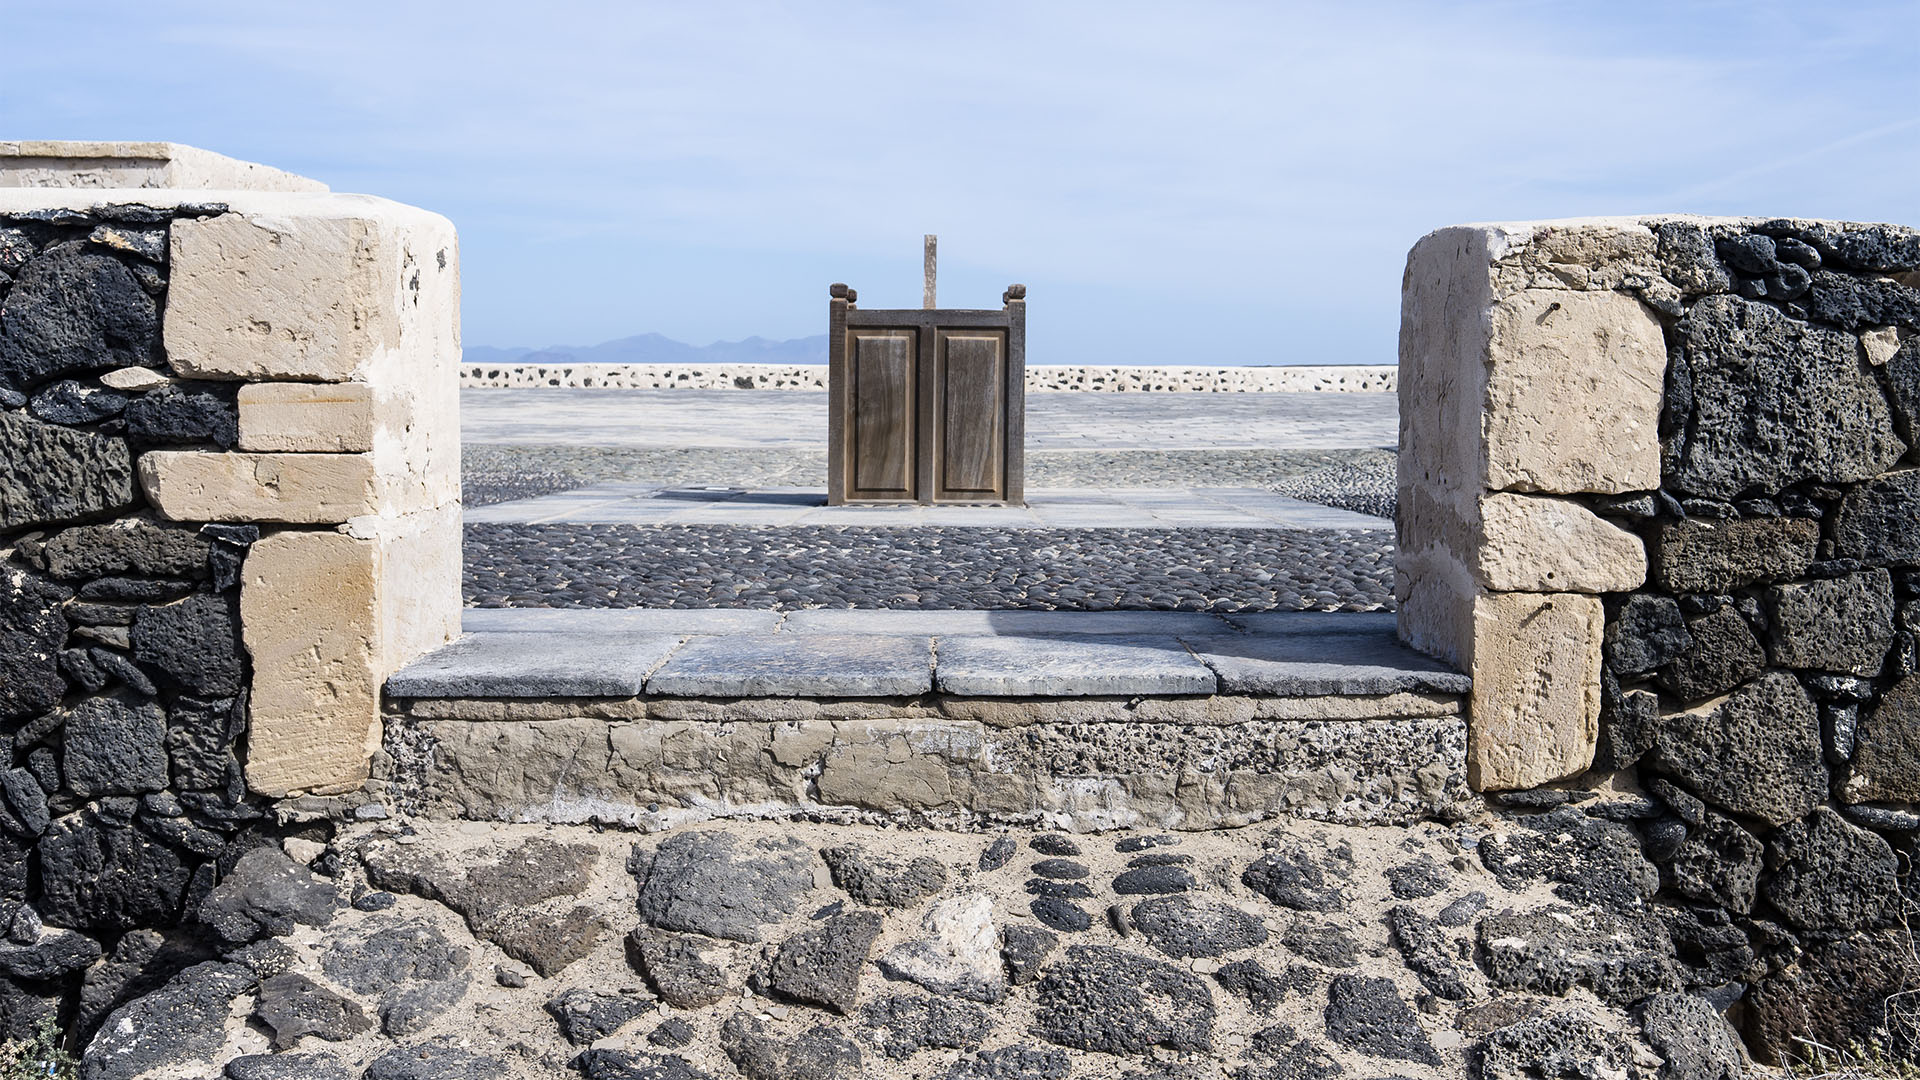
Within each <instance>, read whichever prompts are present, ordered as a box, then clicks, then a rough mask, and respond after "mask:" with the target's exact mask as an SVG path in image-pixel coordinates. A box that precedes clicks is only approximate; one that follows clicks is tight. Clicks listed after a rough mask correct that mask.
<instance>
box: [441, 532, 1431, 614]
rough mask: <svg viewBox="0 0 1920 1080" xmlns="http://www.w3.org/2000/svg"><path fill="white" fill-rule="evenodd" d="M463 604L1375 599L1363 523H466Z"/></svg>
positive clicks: (1379, 568) (1307, 605)
mask: <svg viewBox="0 0 1920 1080" xmlns="http://www.w3.org/2000/svg"><path fill="white" fill-rule="evenodd" d="M466 592H467V603H468V604H469V605H473V606H477V607H681V608H685V607H740V608H754V607H757V608H776V609H782V610H787V609H795V608H808V607H848V608H922V609H935V608H989V609H991V608H1032V609H1041V610H1085V611H1109V610H1116V609H1118V610H1127V609H1139V610H1165V611H1270V610H1280V611H1376V610H1383V609H1386V608H1388V607H1390V606H1391V604H1392V597H1393V543H1392V535H1391V534H1390V533H1387V532H1383V531H1361V530H1281V529H1014V530H1009V529H983V528H965V527H963V528H943V527H922V528H910V529H902V528H868V527H828V526H800V527H789V528H780V529H766V528H754V527H748V526H737V525H664V526H661V525H655V526H636V525H487V524H475V525H469V526H468V527H467V531H466Z"/></svg>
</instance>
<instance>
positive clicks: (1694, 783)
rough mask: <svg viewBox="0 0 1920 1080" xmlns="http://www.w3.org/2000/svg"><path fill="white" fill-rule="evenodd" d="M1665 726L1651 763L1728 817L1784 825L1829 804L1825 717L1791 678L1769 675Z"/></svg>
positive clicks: (1668, 719)
mask: <svg viewBox="0 0 1920 1080" xmlns="http://www.w3.org/2000/svg"><path fill="white" fill-rule="evenodd" d="M1660 722H1661V729H1660V738H1659V740H1658V743H1657V745H1656V746H1655V747H1654V749H1653V752H1652V754H1651V755H1649V758H1648V760H1649V762H1650V763H1651V764H1652V765H1653V766H1654V768H1656V769H1657V770H1659V771H1660V772H1663V773H1665V774H1667V775H1669V776H1672V777H1674V778H1675V779H1677V780H1679V781H1680V782H1681V783H1682V784H1684V785H1685V786H1686V787H1687V788H1688V789H1689V790H1690V791H1692V792H1693V793H1694V794H1696V795H1698V796H1699V797H1701V798H1702V799H1705V800H1706V801H1707V802H1710V803H1712V804H1714V805H1715V806H1718V807H1720V808H1721V809H1723V810H1728V811H1731V812H1733V813H1736V814H1746V815H1749V816H1752V817H1757V818H1760V819H1761V820H1763V821H1765V822H1767V823H1768V824H1770V825H1784V824H1786V823H1787V822H1789V821H1793V820H1796V819H1798V818H1800V817H1803V816H1805V815H1806V814H1807V813H1808V812H1809V811H1811V810H1812V809H1813V808H1814V807H1816V806H1818V805H1820V804H1821V803H1823V802H1825V801H1826V799H1827V769H1826V765H1825V762H1824V760H1823V759H1824V749H1823V747H1822V745H1821V739H1820V716H1819V713H1818V711H1817V710H1816V709H1815V708H1814V704H1813V699H1812V698H1811V697H1810V696H1808V694H1807V691H1806V688H1805V687H1803V686H1801V685H1800V680H1798V679H1796V678H1794V677H1793V676H1792V675H1789V674H1787V673H1785V672H1779V671H1776V672H1772V673H1770V674H1768V675H1764V676H1762V677H1761V678H1759V679H1756V680H1755V681H1753V682H1750V683H1748V684H1747V685H1745V686H1743V687H1741V688H1740V689H1739V690H1737V691H1735V692H1734V693H1733V694H1731V695H1729V696H1728V697H1726V698H1724V699H1721V700H1720V701H1718V702H1716V703H1714V704H1712V705H1708V706H1702V707H1700V708H1698V709H1689V710H1685V711H1682V712H1676V713H1669V714H1667V715H1665V716H1663V717H1661V721H1660Z"/></svg>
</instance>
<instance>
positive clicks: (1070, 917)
mask: <svg viewBox="0 0 1920 1080" xmlns="http://www.w3.org/2000/svg"><path fill="white" fill-rule="evenodd" d="M1027 907H1028V908H1029V909H1030V910H1032V912H1033V917H1034V918H1036V919H1039V920H1040V921H1041V922H1042V923H1044V924H1046V925H1047V926H1051V927H1053V928H1054V929H1055V930H1059V931H1062V932H1064V933H1068V934H1073V933H1078V932H1079V931H1081V930H1085V929H1086V928H1087V927H1089V926H1092V925H1093V917H1092V916H1091V915H1088V914H1087V913H1086V912H1085V911H1082V910H1081V909H1080V908H1079V907H1078V906H1077V905H1074V904H1072V903H1069V902H1067V901H1065V900H1058V899H1055V898H1053V897H1051V896H1042V897H1040V898H1039V899H1037V900H1035V901H1033V902H1032V903H1030V904H1028V905H1027Z"/></svg>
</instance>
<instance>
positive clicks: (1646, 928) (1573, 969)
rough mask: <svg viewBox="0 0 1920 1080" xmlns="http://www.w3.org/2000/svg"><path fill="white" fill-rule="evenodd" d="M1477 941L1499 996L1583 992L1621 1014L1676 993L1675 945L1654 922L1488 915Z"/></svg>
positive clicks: (1552, 914)
mask: <svg viewBox="0 0 1920 1080" xmlns="http://www.w3.org/2000/svg"><path fill="white" fill-rule="evenodd" d="M1479 934H1480V955H1481V959H1482V961H1483V962H1484V963H1485V964H1486V968H1487V975H1488V978H1489V979H1490V980H1491V981H1492V983H1493V985H1494V986H1496V987H1499V988H1501V989H1505V990H1530V991H1533V992H1535V993H1542V994H1565V993H1566V992H1567V991H1568V990H1570V989H1572V988H1573V987H1575V986H1586V987H1588V988H1589V989H1591V990H1592V991H1593V992H1594V994H1595V995H1597V996H1598V997H1599V998H1600V999H1601V1000H1602V1001H1605V1002H1608V1003H1609V1004H1614V1005H1621V1006H1626V1005H1632V1004H1634V1003H1636V1002H1639V1001H1642V1000H1645V999H1646V998H1647V997H1649V996H1650V995H1653V994H1656V993H1659V992H1660V991H1662V990H1670V989H1673V988H1675V987H1677V986H1679V985H1680V978H1681V977H1680V972H1679V971H1678V969H1677V968H1676V967H1675V964H1674V952H1673V939H1672V937H1671V936H1669V934H1668V933H1667V930H1666V927H1665V926H1664V925H1663V924H1662V923H1661V921H1660V920H1659V919H1658V918H1656V917H1654V916H1652V915H1632V916H1623V915H1619V914H1614V913H1611V912H1607V911H1602V910H1598V909H1593V910H1584V911H1571V912H1570V911H1564V910H1562V911H1534V912H1527V913H1524V914H1518V915H1490V916H1488V917H1487V918H1485V919H1483V920H1481V922H1480V930H1479Z"/></svg>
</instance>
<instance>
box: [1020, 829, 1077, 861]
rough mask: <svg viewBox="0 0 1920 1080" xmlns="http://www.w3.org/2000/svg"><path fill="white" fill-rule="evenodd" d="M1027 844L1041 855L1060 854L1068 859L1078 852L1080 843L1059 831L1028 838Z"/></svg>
mask: <svg viewBox="0 0 1920 1080" xmlns="http://www.w3.org/2000/svg"><path fill="white" fill-rule="evenodd" d="M1027 846H1028V847H1030V848H1032V849H1033V850H1035V851H1037V852H1039V853H1040V854H1042V855H1060V856H1063V857H1065V858H1069V859H1070V858H1074V857H1076V856H1078V855H1079V854H1080V845H1079V844H1076V843H1074V842H1073V840H1072V839H1070V838H1068V837H1065V836H1062V835H1060V834H1059V833H1042V834H1041V835H1039V836H1036V837H1034V838H1033V839H1031V840H1028V841H1027Z"/></svg>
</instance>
